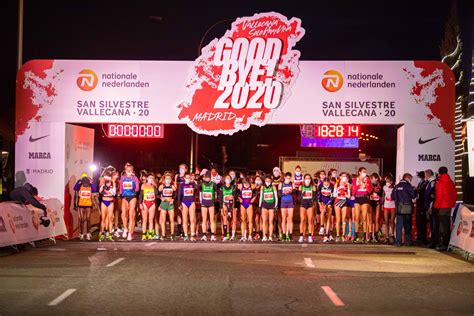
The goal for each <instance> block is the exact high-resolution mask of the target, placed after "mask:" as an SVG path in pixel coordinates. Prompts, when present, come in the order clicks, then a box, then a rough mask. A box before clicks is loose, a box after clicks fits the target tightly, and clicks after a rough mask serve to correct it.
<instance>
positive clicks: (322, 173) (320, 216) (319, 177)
mask: <svg viewBox="0 0 474 316" xmlns="http://www.w3.org/2000/svg"><path fill="white" fill-rule="evenodd" d="M325 179H326V171H324V170H320V171H318V172H317V178H314V182H315V185H316V189H317V188H319V186H320V185H321V184H322V183H323V181H324V180H325ZM316 207H317V211H316V213H317V216H316V217H317V220H319V223H320V228H319V236H324V233H325V231H326V230H325V228H324V225H325V224H326V221H327V219H326V217H325V214H323V213H322V212H321V208H320V205H319V203H316Z"/></svg>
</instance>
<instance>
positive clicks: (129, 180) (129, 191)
mask: <svg viewBox="0 0 474 316" xmlns="http://www.w3.org/2000/svg"><path fill="white" fill-rule="evenodd" d="M135 178H136V177H135V176H131V177H126V176H123V177H122V179H121V181H120V182H121V186H122V196H126V197H132V196H135V195H136V191H135V190H136V185H137V182H138V180H136V179H135Z"/></svg>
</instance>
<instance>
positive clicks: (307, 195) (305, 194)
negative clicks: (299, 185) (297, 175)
mask: <svg viewBox="0 0 474 316" xmlns="http://www.w3.org/2000/svg"><path fill="white" fill-rule="evenodd" d="M312 197H313V192H311V191H303V199H311V198H312Z"/></svg>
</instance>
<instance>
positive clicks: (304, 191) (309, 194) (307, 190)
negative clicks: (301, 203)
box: [301, 185, 313, 200]
mask: <svg viewBox="0 0 474 316" xmlns="http://www.w3.org/2000/svg"><path fill="white" fill-rule="evenodd" d="M301 198H302V199H303V200H312V199H313V187H312V186H309V187H307V186H305V185H302V186H301Z"/></svg>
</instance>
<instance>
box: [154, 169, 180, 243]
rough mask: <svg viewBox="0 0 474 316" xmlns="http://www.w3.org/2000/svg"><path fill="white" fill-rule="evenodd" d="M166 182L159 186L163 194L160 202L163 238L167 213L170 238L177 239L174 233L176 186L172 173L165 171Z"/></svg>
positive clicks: (164, 237)
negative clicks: (172, 180) (172, 179)
mask: <svg viewBox="0 0 474 316" xmlns="http://www.w3.org/2000/svg"><path fill="white" fill-rule="evenodd" d="M164 180H165V181H164V183H162V184H161V185H160V187H159V188H158V192H159V194H160V196H161V204H160V211H161V212H160V226H161V240H165V239H166V214H168V218H169V221H170V239H171V240H175V235H174V198H175V196H176V187H175V186H174V184H172V183H171V173H169V172H167V173H165V177H164Z"/></svg>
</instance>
